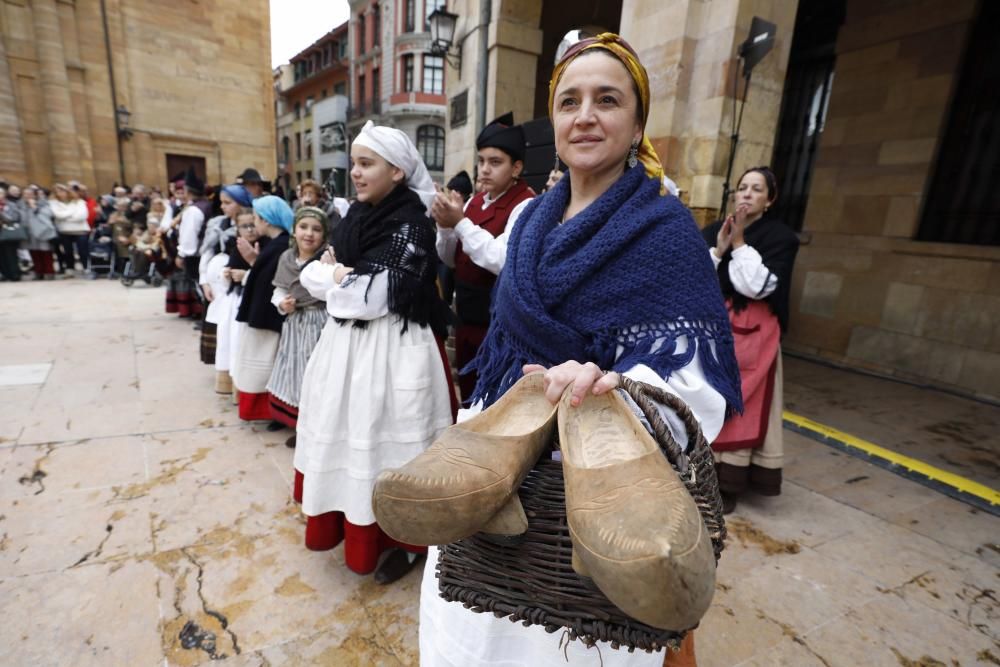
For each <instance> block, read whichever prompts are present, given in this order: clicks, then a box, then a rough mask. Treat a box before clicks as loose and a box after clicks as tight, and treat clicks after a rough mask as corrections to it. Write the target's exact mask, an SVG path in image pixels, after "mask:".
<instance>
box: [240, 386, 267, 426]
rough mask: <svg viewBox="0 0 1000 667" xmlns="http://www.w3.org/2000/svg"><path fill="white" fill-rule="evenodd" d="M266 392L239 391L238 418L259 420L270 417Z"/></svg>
mask: <svg viewBox="0 0 1000 667" xmlns="http://www.w3.org/2000/svg"><path fill="white" fill-rule="evenodd" d="M267 396H268V394H267V392H263V393H260V394H248V393H247V392H245V391H241V392H240V419H242V420H244V421H248V422H250V421H260V420H270V419H271V406H270V405H269V403H268V400H267Z"/></svg>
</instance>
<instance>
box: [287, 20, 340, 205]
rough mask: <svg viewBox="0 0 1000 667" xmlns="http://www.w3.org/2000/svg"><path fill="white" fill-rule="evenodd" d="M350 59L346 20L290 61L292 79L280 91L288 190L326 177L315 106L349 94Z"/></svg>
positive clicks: (288, 74)
mask: <svg viewBox="0 0 1000 667" xmlns="http://www.w3.org/2000/svg"><path fill="white" fill-rule="evenodd" d="M349 60H350V59H349V56H348V37H347V24H346V23H343V24H341V25H339V26H337V27H336V28H334V29H333V30H331V31H330V32H328V33H327V34H325V35H323V36H322V37H320V38H319V39H317V40H316V41H315V42H313V43H312V44H310V45H309V46H308V47H306V48H305V49H303V50H302V51H300V52H299V53H297V54H295V55H294V56H292V58H291V60H290V61H289V63H288V69H289V71H288V73H287V74H286V77H289V78H290V81H287V82H286V86H285V87H283V88H282V90H281V91H280V93H279V94H280V96H281V100H282V104H281V109H282V111H283V112H284V113H283V114H282V116H280V117H279V123H278V126H279V133H278V134H279V136H278V155H279V159H278V162H279V165H280V166H281V169H280V171H281V175H280V176H279V181H281V183H282V185H283V187H284V188H285V190H286V191H289V192H290V191H291V189H292V188H294V187H295V185H298V184H299V183H301V182H302V181H304V180H306V179H309V178H314V179H319V178H321V177H322V176H321V173H320V169H319V168H318V167H317V162H316V160H317V153H316V148H317V145H318V141H319V136H318V135H319V132H320V128H319V127H318V126H317V123H316V122H315V118H314V114H313V109H314V106H315V105H316V104H319V103H320V102H322V101H323V100H326V99H328V98H332V97H334V96H338V95H339V96H341V97H345V98H346V95H347V84H348V71H349V65H348V63H349ZM340 122H343V119H341V120H340Z"/></svg>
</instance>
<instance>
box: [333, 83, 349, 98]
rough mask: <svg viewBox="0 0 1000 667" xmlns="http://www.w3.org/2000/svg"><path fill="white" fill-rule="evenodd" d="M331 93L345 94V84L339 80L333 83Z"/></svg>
mask: <svg viewBox="0 0 1000 667" xmlns="http://www.w3.org/2000/svg"><path fill="white" fill-rule="evenodd" d="M333 94H334V95H346V94H347V85H346V84H345V83H344V82H343V81H341V82H340V83H335V84H333Z"/></svg>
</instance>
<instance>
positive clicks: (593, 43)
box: [549, 32, 666, 193]
mask: <svg viewBox="0 0 1000 667" xmlns="http://www.w3.org/2000/svg"><path fill="white" fill-rule="evenodd" d="M588 49H604V50H605V51H607V52H608V53H611V54H612V55H613V56H615V57H616V58H618V60H620V61H621V62H622V64H623V65H625V69H626V70H628V73H629V75H631V77H632V79H633V80H634V81H635V83H636V87H637V88H638V89H639V103H640V104H641V105H642V125H643V128H645V125H646V120H647V119H648V118H649V75H648V74H646V68H645V67H643V66H642V63H641V62H639V56H638V55H636V53H635V51H634V50H633V49H632V47H631V46H629V43H628V42H626V41H625V40H624V39H622V38H621V37H619V36H618V35H616V34H614V33H613V32H602V33H601V34H600V35H598V36H597V37H590V38H588V39H582V40H580V41H579V42H577V43H576V44H574V45H573V46H571V47H570V48H569V49H568V50H567V51H566V53H565V54H564V55H563V57H562V59H561V60H560V61H559V62H558V63H556V67H555V69H554V70H552V79H551V80H550V81H549V116H550V117H551V115H552V105H553V103H554V102H555V96H556V86H558V85H559V80H560V79H561V78H562V75H563V72H564V71H565V70H566V66H567V65H569V64H570V63H571V62H573V61H574V60H576V58H577V57H579V55H580V54H581V53H583V52H584V51H587V50H588ZM639 161H640V162H642V165H643V166H644V167H645V168H646V175H647V176H649V177H650V178H655V179H657V180H658V181H660V182H661V183H662V182H663V165H662V164H660V157H659V156H658V155H657V154H656V150H655V149H654V148H653V144H651V143H650V141H649V138H648V137H647V136H646V133H645V131H644V132H643V134H642V143H641V144H640V146H639ZM665 191H666V188H665V187H663V186H661V189H660V192H661V193H663V192H665Z"/></svg>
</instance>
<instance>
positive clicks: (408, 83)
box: [402, 54, 413, 93]
mask: <svg viewBox="0 0 1000 667" xmlns="http://www.w3.org/2000/svg"><path fill="white" fill-rule="evenodd" d="M402 83H403V92H404V93H412V92H413V54H407V55H405V56H403V82H402Z"/></svg>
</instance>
